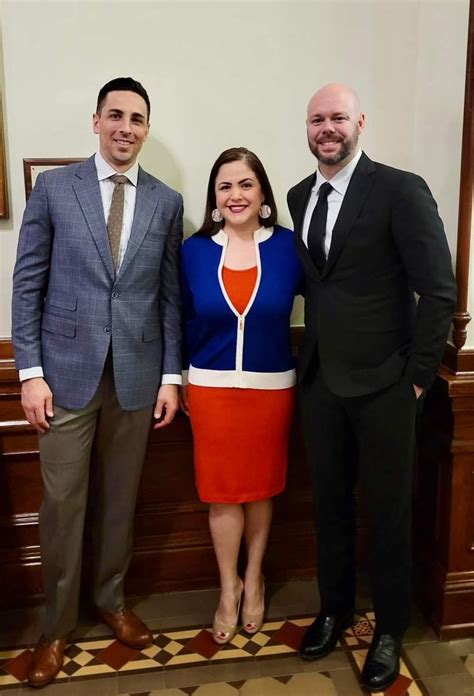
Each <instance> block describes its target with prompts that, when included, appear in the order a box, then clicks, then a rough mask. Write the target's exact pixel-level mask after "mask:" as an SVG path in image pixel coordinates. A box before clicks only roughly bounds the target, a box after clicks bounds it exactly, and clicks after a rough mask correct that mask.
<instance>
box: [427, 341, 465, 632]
mask: <svg viewBox="0 0 474 696" xmlns="http://www.w3.org/2000/svg"><path fill="white" fill-rule="evenodd" d="M466 352H467V351H466ZM463 359H464V360H466V361H468V362H469V361H471V362H472V360H471V356H469V355H466V356H463ZM452 360H453V356H452V350H451V349H450V348H448V351H447V355H446V356H445V361H444V362H445V363H446V364H448V363H450V364H452ZM457 368H458V370H459V364H458V365H457ZM420 426H421V427H420V432H419V437H418V457H417V460H418V461H417V467H416V479H415V486H416V489H415V490H416V495H415V500H416V504H415V515H414V522H415V524H414V532H415V553H416V556H415V568H416V595H417V600H418V602H419V604H420V606H421V607H422V609H423V611H424V613H425V614H426V616H427V617H428V619H429V620H430V622H431V624H432V625H433V627H434V629H435V630H436V632H437V633H438V635H440V636H441V637H442V638H449V639H454V638H461V637H464V636H472V635H474V374H473V373H472V372H471V373H470V374H469V372H462V371H458V372H457V373H456V374H455V373H453V372H451V371H450V370H449V369H447V368H446V367H441V369H440V371H439V376H438V377H437V379H436V381H435V384H434V385H433V387H432V388H431V389H430V391H429V392H428V394H427V397H426V403H425V408H424V414H423V419H422V421H421V424H420Z"/></svg>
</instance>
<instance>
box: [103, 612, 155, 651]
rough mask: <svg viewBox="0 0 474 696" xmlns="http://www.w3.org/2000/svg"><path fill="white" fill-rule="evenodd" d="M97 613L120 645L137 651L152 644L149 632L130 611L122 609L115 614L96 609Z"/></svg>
mask: <svg viewBox="0 0 474 696" xmlns="http://www.w3.org/2000/svg"><path fill="white" fill-rule="evenodd" d="M98 613H99V617H100V619H101V621H103V622H104V623H105V625H106V626H108V627H109V628H110V629H111V630H112V631H113V633H114V636H115V637H116V638H117V640H119V641H120V642H121V643H125V645H128V646H130V647H131V648H138V650H141V648H146V647H147V646H148V645H151V644H152V642H153V636H152V634H151V631H150V630H149V629H148V628H147V627H146V626H145V624H144V623H143V621H142V620H141V619H139V618H138V616H137V615H136V614H134V613H133V611H130V609H122V611H118V612H117V613H116V614H112V613H111V612H109V611H105V609H98Z"/></svg>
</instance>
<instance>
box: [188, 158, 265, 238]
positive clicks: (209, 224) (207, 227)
mask: <svg viewBox="0 0 474 696" xmlns="http://www.w3.org/2000/svg"><path fill="white" fill-rule="evenodd" d="M239 161H243V162H245V163H246V164H247V165H248V166H249V167H250V169H251V170H252V171H253V173H254V174H255V176H256V177H257V179H258V182H259V184H260V187H261V189H262V193H263V195H264V201H263V202H264V203H265V204H266V205H269V206H270V208H271V210H272V212H271V215H270V217H269V218H265V219H263V218H259V219H260V222H261V224H262V225H263V226H264V227H272V226H273V225H275V224H276V221H277V217H278V212H277V207H276V203H275V198H274V196H273V191H272V187H271V186H270V182H269V180H268V176H267V173H266V171H265V169H264V167H263V164H262V163H261V162H260V160H259V158H258V157H257V155H256V154H255V153H254V152H252V151H251V150H247V148H246V147H231V148H229V149H228V150H224V152H221V154H220V155H219V157H218V158H217V159H216V161H215V162H214V164H213V165H212V169H211V173H210V176H209V183H208V185H207V199H206V211H205V213H204V220H203V223H202V225H201V227H200V228H199V229H198V231H197V232H196V234H199V235H202V236H204V237H212V236H213V235H215V234H217V232H219V230H220V229H222V222H214V220H213V219H212V217H211V215H212V211H213V210H214V208H215V207H216V191H215V184H216V178H217V174H218V172H219V169H220V168H221V167H222V165H223V164H229V163H230V162H239Z"/></svg>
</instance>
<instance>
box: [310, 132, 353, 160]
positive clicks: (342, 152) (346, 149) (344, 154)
mask: <svg viewBox="0 0 474 696" xmlns="http://www.w3.org/2000/svg"><path fill="white" fill-rule="evenodd" d="M358 142H359V135H358V133H354V134H353V135H352V136H351V137H350V138H344V140H342V141H339V144H340V147H339V150H338V151H337V152H335V153H334V154H333V155H323V154H321V152H320V151H319V145H318V143H315V142H311V141H310V140H309V139H308V145H309V149H310V150H311V152H312V153H313V155H314V156H315V157H316V159H317V160H318V162H322V163H323V164H339V162H342V161H343V160H345V159H347V158H348V157H349V156H350V155H352V154H353V153H354V152H355V150H356V148H357V144H358Z"/></svg>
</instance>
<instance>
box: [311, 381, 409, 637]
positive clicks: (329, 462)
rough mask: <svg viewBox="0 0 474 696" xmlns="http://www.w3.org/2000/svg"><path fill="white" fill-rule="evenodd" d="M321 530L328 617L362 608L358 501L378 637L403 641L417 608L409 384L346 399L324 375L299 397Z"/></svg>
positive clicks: (322, 576) (321, 575)
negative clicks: (358, 496) (357, 491)
mask: <svg viewBox="0 0 474 696" xmlns="http://www.w3.org/2000/svg"><path fill="white" fill-rule="evenodd" d="M300 396H301V406H302V417H303V428H304V434H305V444H306V450H307V459H308V463H309V466H310V470H311V475H312V481H313V488H314V500H315V506H316V517H317V530H318V582H319V590H320V595H321V609H322V610H323V611H327V612H330V613H331V612H337V611H340V610H346V609H350V608H352V607H354V606H355V538H356V524H355V501H354V486H355V484H356V482H357V480H359V481H360V484H361V489H362V493H363V498H364V500H365V504H366V508H367V517H368V526H369V532H370V555H369V572H370V577H371V583H372V591H373V601H374V609H375V618H376V622H377V630H378V631H380V632H382V633H392V634H395V635H401V634H402V633H403V631H405V629H406V628H407V626H408V623H409V615H410V604H411V493H412V468H413V456H414V440H415V419H416V410H417V402H416V396H415V392H414V389H413V386H412V384H411V383H410V382H409V381H408V379H407V378H406V377H403V378H402V379H401V380H400V381H399V382H398V383H396V384H394V385H391V386H390V387H387V388H386V389H383V390H381V391H378V392H375V393H373V394H367V395H364V396H357V397H339V396H336V395H335V394H333V393H331V392H330V391H329V389H328V387H327V386H326V384H325V383H324V381H323V379H322V377H321V373H320V372H319V371H318V373H317V374H315V375H314V377H313V378H312V379H311V378H310V379H308V380H307V381H306V383H303V384H302V386H301V391H300Z"/></svg>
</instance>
